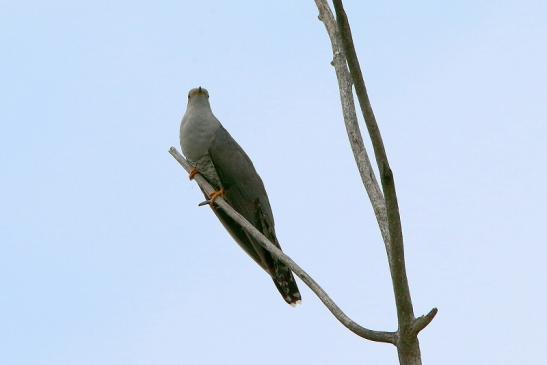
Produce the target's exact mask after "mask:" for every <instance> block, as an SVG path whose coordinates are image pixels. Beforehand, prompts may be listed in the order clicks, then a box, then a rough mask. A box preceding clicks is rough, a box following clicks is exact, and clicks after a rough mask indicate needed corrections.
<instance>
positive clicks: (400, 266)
mask: <svg viewBox="0 0 547 365" xmlns="http://www.w3.org/2000/svg"><path fill="white" fill-rule="evenodd" d="M333 3H334V9H335V11H336V20H337V23H338V30H339V32H340V38H341V39H342V45H343V47H344V55H345V57H346V60H347V63H348V66H349V69H350V73H351V76H352V79H353V83H354V86H355V92H356V94H357V97H358V99H359V104H360V106H361V112H362V113H363V117H364V118H365V123H366V125H367V129H368V133H369V135H370V140H371V142H372V146H373V148H374V155H375V157H376V163H377V164H378V169H379V170H380V180H381V182H382V188H383V192H384V197H385V201H386V208H387V221H388V228H389V236H390V238H391V255H392V258H393V261H392V265H391V277H392V283H393V290H394V292H395V302H396V305H397V317H398V320H399V331H400V332H402V333H404V332H406V331H407V329H408V328H409V327H410V325H411V324H412V322H413V321H414V310H413V308H412V299H411V297H410V289H409V287H408V280H407V277H406V268H405V257H404V249H403V233H402V229H401V217H400V215H399V205H398V202H397V193H396V191H395V181H394V178H393V172H392V171H391V168H390V167H389V161H388V158H387V154H386V151H385V148H384V142H383V140H382V136H381V134H380V129H379V128H378V124H377V123H376V117H375V116H374V112H373V110H372V106H371V105H370V99H369V97H368V93H367V88H366V86H365V81H364V78H363V73H362V71H361V66H360V65H359V60H358V58H357V53H356V51H355V46H354V44H353V39H352V36H351V29H350V26H349V22H348V17H347V15H346V12H345V10H344V7H343V5H342V0H334V1H333Z"/></svg>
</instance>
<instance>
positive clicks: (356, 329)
mask: <svg viewBox="0 0 547 365" xmlns="http://www.w3.org/2000/svg"><path fill="white" fill-rule="evenodd" d="M169 153H170V154H171V155H172V156H173V157H174V158H175V159H176V160H177V161H178V162H179V163H180V165H181V166H182V167H183V168H184V169H185V170H186V171H187V172H188V173H190V171H192V166H191V165H190V164H189V163H188V161H186V159H185V158H184V157H183V156H182V155H181V154H180V153H179V152H178V151H177V149H176V148H175V147H171V148H170V149H169ZM194 180H195V181H196V182H197V183H198V184H199V186H200V187H201V188H202V189H203V190H204V191H205V192H206V193H207V194H211V193H212V192H213V191H214V189H213V187H212V186H211V185H210V184H209V183H208V182H207V180H205V178H203V177H202V176H201V175H199V174H198V175H196V176H195V177H194ZM215 204H216V205H218V206H219V207H220V208H221V209H222V210H224V212H225V213H226V214H228V215H229V216H230V218H232V219H233V220H234V221H236V222H237V223H238V224H239V225H241V227H242V228H243V229H244V230H245V231H247V233H249V234H250V235H251V236H253V238H255V239H256V240H257V241H258V242H259V243H260V245H261V246H262V247H264V249H266V250H268V251H269V252H270V253H271V254H272V255H273V256H274V257H275V258H276V259H278V260H279V261H281V262H283V263H284V264H285V265H287V266H288V267H289V268H290V269H291V271H292V272H293V273H294V274H295V275H297V276H298V277H299V278H300V279H302V281H303V282H304V283H305V284H306V285H307V286H308V287H309V288H310V289H311V290H312V291H313V292H314V293H315V294H316V295H317V297H318V298H319V299H320V300H321V301H322V302H323V304H325V306H326V307H327V308H328V309H329V311H330V312H331V313H332V314H333V315H334V317H336V319H338V320H339V321H340V323H342V324H343V325H344V326H345V327H347V328H348V329H349V330H350V331H352V332H353V333H355V334H356V335H358V336H360V337H363V338H365V339H367V340H370V341H376V342H385V343H391V344H395V342H396V340H397V336H396V333H395V332H384V331H374V330H370V329H367V328H365V327H362V326H360V325H359V324H357V323H355V322H354V321H353V320H352V319H351V318H349V317H348V316H347V315H346V314H345V313H344V312H342V310H341V309H340V308H339V307H338V305H336V303H335V302H334V301H333V300H332V299H331V298H330V297H329V296H328V294H327V293H326V292H325V291H324V290H323V289H322V288H321V287H320V286H319V284H317V282H316V281H315V280H314V279H313V278H312V277H311V276H310V275H308V273H306V272H305V271H304V270H303V269H302V268H301V267H300V266H298V264H296V263H295V262H294V261H293V260H292V259H291V258H290V257H289V256H287V255H285V254H284V253H283V251H281V250H280V249H278V248H277V247H275V245H274V244H273V243H271V242H270V241H269V240H268V239H267V238H266V237H265V236H264V235H263V234H262V233H261V232H260V231H259V230H257V229H256V228H255V227H254V226H253V225H252V224H251V223H249V221H247V220H246V219H245V218H244V217H243V216H242V215H240V214H239V213H238V212H236V211H235V210H234V209H233V208H232V207H231V206H230V205H229V204H228V203H227V202H226V201H225V200H224V199H222V198H220V197H219V198H218V199H217V200H215Z"/></svg>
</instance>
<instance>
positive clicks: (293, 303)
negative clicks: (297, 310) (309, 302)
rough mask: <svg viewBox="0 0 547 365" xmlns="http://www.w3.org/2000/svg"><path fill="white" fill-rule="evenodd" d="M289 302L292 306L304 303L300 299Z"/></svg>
mask: <svg viewBox="0 0 547 365" xmlns="http://www.w3.org/2000/svg"><path fill="white" fill-rule="evenodd" d="M289 304H290V306H291V307H293V308H294V307H296V306H297V305H301V304H302V300H301V299H299V300H297V301H295V302H292V303H289Z"/></svg>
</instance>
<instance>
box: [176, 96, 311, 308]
mask: <svg viewBox="0 0 547 365" xmlns="http://www.w3.org/2000/svg"><path fill="white" fill-rule="evenodd" d="M180 145H181V147H182V152H183V153H184V155H185V157H186V158H187V159H188V161H189V162H190V163H191V164H192V165H193V166H194V169H193V170H192V172H191V173H190V176H189V177H190V179H192V178H193V177H194V176H195V175H196V174H201V175H202V176H203V177H204V178H205V179H206V180H207V181H208V182H209V183H210V184H211V185H212V186H213V187H214V188H215V190H216V191H215V192H214V193H213V194H211V196H207V194H206V197H207V198H208V199H209V205H210V206H211V208H212V209H213V212H214V213H215V214H216V216H217V217H218V219H219V220H220V221H221V222H222V224H223V225H224V227H225V228H226V229H227V230H228V232H229V233H230V235H231V236H232V237H233V238H234V239H235V240H236V242H237V243H238V244H239V245H240V246H241V247H242V248H243V250H244V251H245V252H247V254H249V256H251V257H252V258H253V259H254V260H255V261H256V262H257V263H258V264H259V265H260V266H261V267H262V268H263V269H264V270H265V271H266V272H267V273H268V274H269V275H270V276H271V277H272V279H273V281H274V283H275V286H276V287H277V289H278V290H279V292H280V293H281V295H282V296H283V299H285V301H286V302H287V303H289V304H291V305H295V304H298V303H299V302H300V300H301V297H300V292H299V291H298V287H297V285H296V282H295V280H294V277H293V275H292V272H291V271H290V270H289V268H288V267H287V266H286V265H285V264H283V263H282V262H280V261H279V260H276V259H275V258H274V257H273V256H272V255H271V254H270V253H269V252H268V251H267V250H266V249H264V248H263V247H262V246H261V245H260V244H259V243H258V242H257V241H256V240H255V239H254V238H253V237H252V236H251V235H249V234H248V233H247V232H245V231H244V230H243V229H242V228H241V226H240V225H239V224H237V223H236V222H235V221H233V220H232V218H230V217H229V216H228V215H227V214H226V213H224V212H223V211H222V210H221V209H220V208H218V207H217V206H216V205H215V204H214V201H215V200H216V199H218V198H219V197H223V198H224V199H225V200H226V201H227V202H228V203H229V204H230V205H231V206H232V207H233V208H234V209H235V210H236V211H237V212H238V213H239V214H241V215H242V216H243V217H245V218H246V219H247V220H248V221H249V222H250V223H251V224H253V225H254V226H255V227H256V228H257V229H258V230H259V231H261V232H262V233H263V234H264V236H266V237H267V238H268V239H269V240H270V241H271V242H272V243H273V244H275V245H276V246H277V247H278V248H280V249H281V247H280V245H279V242H278V241H277V237H276V235H275V228H274V218H273V214H272V209H271V207H270V202H269V200H268V195H267V194H266V189H265V188H264V184H263V183H262V179H261V178H260V176H258V173H257V172H256V170H255V168H254V166H253V163H252V162H251V159H250V158H249V157H248V156H247V154H246V153H245V151H243V149H242V148H241V147H240V146H239V144H238V143H237V142H236V141H235V140H234V139H233V138H232V136H231V135H230V134H229V133H228V132H227V131H226V129H224V127H223V126H222V125H221V124H220V122H219V121H218V119H217V118H216V117H215V116H214V115H213V112H212V111H211V106H210V104H209V92H208V91H207V90H206V89H204V88H202V87H198V88H195V89H192V90H190V92H189V93H188V106H187V108H186V113H185V114H184V117H183V118H182V123H181V125H180Z"/></svg>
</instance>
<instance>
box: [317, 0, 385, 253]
mask: <svg viewBox="0 0 547 365" xmlns="http://www.w3.org/2000/svg"><path fill="white" fill-rule="evenodd" d="M315 4H316V5H317V9H318V10H319V20H321V21H322V22H323V24H324V25H325V29H326V30H327V33H328V35H329V38H330V42H331V46H332V54H333V60H332V65H333V66H334V70H335V72H336V78H337V79H338V87H339V89H340V101H341V103H342V113H343V115H344V123H345V125H346V131H347V133H348V139H349V142H350V145H351V149H352V151H353V156H354V157H355V162H356V163H357V168H358V170H359V174H360V175H361V180H362V181H363V185H364V186H365V190H366V191H367V194H368V197H369V199H370V202H371V204H372V209H373V210H374V214H375V215H376V220H377V221H378V226H379V227H380V232H381V233H382V239H383V240H384V244H385V246H386V252H387V254H388V257H389V256H390V251H391V250H390V248H389V245H390V240H389V230H388V224H387V214H386V205H385V202H384V196H383V194H382V191H381V190H380V187H379V185H378V181H377V180H376V176H375V174H374V170H373V169H372V166H371V164H370V159H369V157H368V154H367V150H366V149H365V144H364V143H363V137H362V134H361V130H360V128H359V123H358V120H357V114H356V113H355V103H354V101H353V93H352V89H351V86H352V82H351V75H350V73H349V71H348V67H347V65H346V59H345V57H344V54H343V53H344V52H343V50H342V44H341V43H340V37H339V35H338V28H337V25H336V21H335V19H334V16H333V15H332V11H331V10H330V7H329V5H328V4H327V2H326V1H325V0H315ZM390 261H391V259H390Z"/></svg>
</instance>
